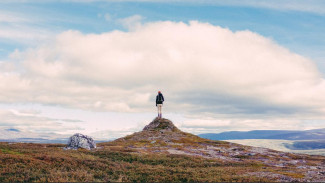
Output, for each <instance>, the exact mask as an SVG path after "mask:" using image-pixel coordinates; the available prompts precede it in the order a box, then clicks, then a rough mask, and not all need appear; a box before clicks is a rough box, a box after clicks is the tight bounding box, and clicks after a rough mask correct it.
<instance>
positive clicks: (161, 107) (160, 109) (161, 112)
mask: <svg viewBox="0 0 325 183" xmlns="http://www.w3.org/2000/svg"><path fill="white" fill-rule="evenodd" d="M162 106H163V105H162V104H160V118H162Z"/></svg>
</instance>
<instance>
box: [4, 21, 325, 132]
mask: <svg viewBox="0 0 325 183" xmlns="http://www.w3.org/2000/svg"><path fill="white" fill-rule="evenodd" d="M130 20H132V21H133V20H136V21H135V22H138V20H141V17H140V18H139V17H138V18H131V19H130ZM132 21H129V20H128V19H126V20H125V23H126V25H128V26H131V27H129V28H130V30H132V31H129V32H121V31H112V32H107V33H102V34H82V33H80V32H78V31H66V32H63V33H62V34H59V35H57V36H56V38H55V40H54V41H52V42H49V43H48V44H43V45H40V46H38V47H37V48H31V49H27V50H24V51H16V52H15V53H13V54H12V55H11V61H8V62H12V61H15V62H17V63H18V66H19V68H20V70H14V71H13V70H12V69H11V70H10V72H9V71H8V69H1V68H0V71H1V73H0V91H1V92H2V95H1V96H0V101H1V102H8V103H42V104H54V105H60V106H68V107H73V108H79V109H85V110H99V111H118V112H148V111H153V110H155V105H154V100H155V95H156V92H157V91H158V90H161V91H162V92H163V94H164V95H165V98H166V103H165V105H164V111H167V112H175V113H183V114H184V113H185V114H186V113H187V114H190V115H198V116H201V117H202V116H210V117H214V119H213V120H211V121H209V120H208V121H204V120H202V121H201V122H202V123H199V122H198V120H194V121H193V120H192V121H187V122H186V123H187V124H185V127H186V125H187V128H188V129H189V128H190V127H191V126H192V127H194V126H195V128H196V129H198V127H199V126H198V125H194V124H195V123H197V124H200V125H201V126H205V128H209V126H210V127H211V126H215V125H217V126H218V125H220V127H223V128H224V129H225V128H228V127H229V126H233V125H235V126H236V125H238V124H239V122H240V121H242V122H243V123H245V124H254V125H256V124H257V123H249V121H247V120H250V121H252V120H260V121H259V122H258V123H262V124H263V125H264V126H266V127H269V126H268V125H271V126H272V125H273V126H275V125H278V124H281V123H280V122H279V123H273V124H272V123H271V122H267V120H268V119H266V120H264V122H263V120H261V119H263V118H267V117H268V116H277V117H278V118H277V119H272V120H280V121H281V120H282V121H287V120H288V119H289V120H293V121H294V122H295V121H300V119H323V117H322V113H323V112H324V109H325V96H324V93H325V82H324V79H323V78H322V77H321V75H320V73H319V72H318V70H317V68H316V67H315V65H314V63H313V62H312V61H311V60H308V59H306V58H304V57H302V56H300V55H298V54H295V53H292V52H290V51H289V50H288V49H286V48H283V47H281V46H279V45H277V44H276V43H275V42H273V41H272V40H270V39H268V38H265V37H263V36H261V35H258V34H256V33H253V32H251V31H248V30H246V31H237V32H232V31H231V30H229V29H225V28H222V27H218V26H213V25H211V24H208V23H200V22H196V21H192V22H190V23H189V24H186V23H183V22H178V23H177V22H169V21H166V22H152V23H148V24H144V25H141V24H138V23H136V24H133V23H132ZM132 26H135V27H136V28H134V27H132ZM0 67H1V65H0ZM217 114H218V115H223V118H221V120H223V121H220V120H219V121H218V120H215V119H217V116H218V115H217ZM216 115H217V116H216ZM286 116H288V117H286ZM227 118H228V120H227ZM229 118H236V119H235V120H231V119H229ZM198 119H200V117H199V118H198ZM245 120H246V121H245ZM234 121H235V122H234ZM254 125H253V126H250V125H248V126H249V128H253V127H254ZM263 125H262V126H263ZM239 126H241V127H244V125H243V124H241V125H239ZM260 126H261V125H260ZM291 126H293V125H291Z"/></svg>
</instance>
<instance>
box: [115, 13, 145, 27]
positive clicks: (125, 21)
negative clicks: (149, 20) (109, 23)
mask: <svg viewBox="0 0 325 183" xmlns="http://www.w3.org/2000/svg"><path fill="white" fill-rule="evenodd" d="M142 20H143V17H142V16H141V15H132V16H130V17H126V18H122V19H119V20H118V22H119V23H120V24H122V25H123V26H124V27H125V28H127V29H128V30H131V31H133V30H136V29H139V28H140V27H141V21H142Z"/></svg>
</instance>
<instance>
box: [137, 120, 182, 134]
mask: <svg viewBox="0 0 325 183" xmlns="http://www.w3.org/2000/svg"><path fill="white" fill-rule="evenodd" d="M151 130H159V131H179V130H178V128H177V127H176V126H175V125H174V124H173V122H171V121H170V120H168V119H165V118H158V117H157V118H155V119H154V120H153V121H152V122H151V123H149V124H148V125H147V126H145V127H144V128H143V131H151Z"/></svg>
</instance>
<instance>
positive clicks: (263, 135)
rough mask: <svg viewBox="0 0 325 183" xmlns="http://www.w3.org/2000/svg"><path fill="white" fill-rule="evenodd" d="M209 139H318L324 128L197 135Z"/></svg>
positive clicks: (321, 137)
mask: <svg viewBox="0 0 325 183" xmlns="http://www.w3.org/2000/svg"><path fill="white" fill-rule="evenodd" d="M198 136H200V137H202V138H207V139H211V140H240V139H281V140H320V139H325V128H323V129H314V130H305V131H291V130H253V131H247V132H241V131H230V132H222V133H204V134H200V135H198Z"/></svg>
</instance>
